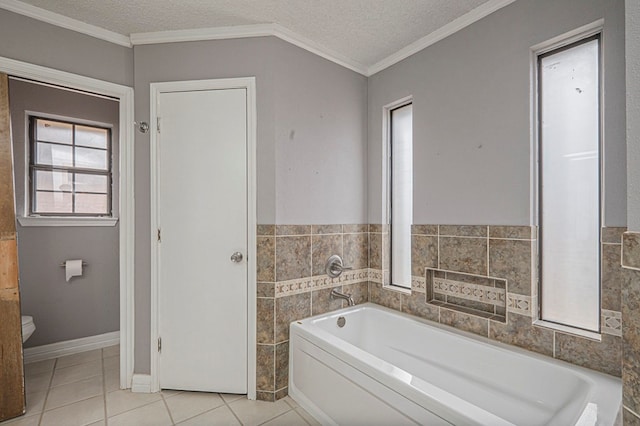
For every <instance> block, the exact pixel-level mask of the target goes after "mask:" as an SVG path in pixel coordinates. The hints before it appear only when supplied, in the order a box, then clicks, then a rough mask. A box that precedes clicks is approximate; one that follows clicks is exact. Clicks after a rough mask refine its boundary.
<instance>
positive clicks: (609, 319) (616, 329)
mask: <svg viewBox="0 0 640 426" xmlns="http://www.w3.org/2000/svg"><path fill="white" fill-rule="evenodd" d="M600 322H601V324H602V333H603V334H611V335H612V336H622V312H618V311H610V310H607V309H603V310H602V311H601V312H600Z"/></svg>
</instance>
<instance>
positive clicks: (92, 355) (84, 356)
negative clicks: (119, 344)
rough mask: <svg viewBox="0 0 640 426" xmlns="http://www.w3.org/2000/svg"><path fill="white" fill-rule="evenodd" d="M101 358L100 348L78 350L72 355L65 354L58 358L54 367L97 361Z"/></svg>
mask: <svg viewBox="0 0 640 426" xmlns="http://www.w3.org/2000/svg"><path fill="white" fill-rule="evenodd" d="M100 358H102V349H95V350H93V351H87V352H80V353H77V354H73V355H67V356H63V357H60V358H58V364H57V365H56V368H64V367H71V366H72V365H77V364H82V363H85V362H91V361H97V360H99V359H100Z"/></svg>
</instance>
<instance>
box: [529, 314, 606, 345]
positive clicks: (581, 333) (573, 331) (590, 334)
mask: <svg viewBox="0 0 640 426" xmlns="http://www.w3.org/2000/svg"><path fill="white" fill-rule="evenodd" d="M533 325H534V326H536V327H543V328H548V329H551V330H553V331H557V332H560V333H564V334H570V335H573V336H577V337H583V338H585V339H589V340H593V341H596V342H602V334H601V333H596V332H594V331H588V330H582V329H580V328H574V327H569V326H567V325H561V324H556V323H553V322H549V321H544V320H540V319H539V320H535V321H533Z"/></svg>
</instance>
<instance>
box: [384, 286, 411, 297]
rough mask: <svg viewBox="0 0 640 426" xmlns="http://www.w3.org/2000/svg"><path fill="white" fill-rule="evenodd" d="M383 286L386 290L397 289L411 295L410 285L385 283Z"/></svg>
mask: <svg viewBox="0 0 640 426" xmlns="http://www.w3.org/2000/svg"><path fill="white" fill-rule="evenodd" d="M382 288H383V289H385V290H391V291H397V292H398V293H404V294H408V295H411V288H410V287H402V286H399V285H395V284H383V285H382Z"/></svg>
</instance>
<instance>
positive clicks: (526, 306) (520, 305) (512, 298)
mask: <svg viewBox="0 0 640 426" xmlns="http://www.w3.org/2000/svg"><path fill="white" fill-rule="evenodd" d="M507 312H513V313H514V314H520V315H525V316H528V317H530V316H531V296H523V295H522V294H516V293H507Z"/></svg>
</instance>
